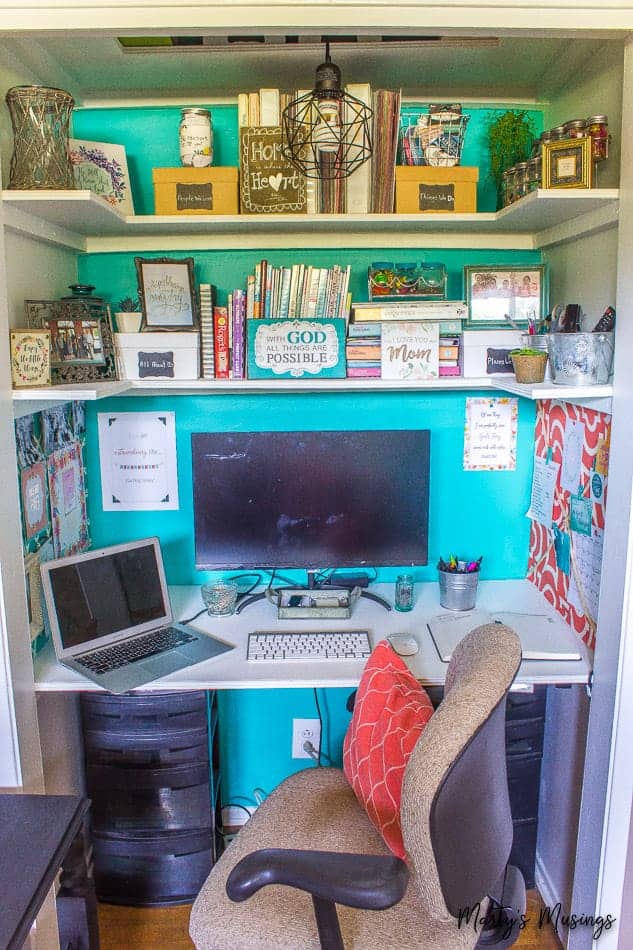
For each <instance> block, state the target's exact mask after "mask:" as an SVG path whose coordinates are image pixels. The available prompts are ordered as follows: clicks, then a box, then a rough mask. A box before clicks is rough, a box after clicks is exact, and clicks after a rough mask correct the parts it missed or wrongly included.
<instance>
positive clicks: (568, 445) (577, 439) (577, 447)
mask: <svg viewBox="0 0 633 950" xmlns="http://www.w3.org/2000/svg"><path fill="white" fill-rule="evenodd" d="M584 440H585V427H584V425H583V424H582V422H576V421H574V420H573V419H568V420H567V421H566V423H565V436H564V441H563V460H562V468H561V473H560V487H561V488H562V489H564V490H565V491H568V492H571V493H572V495H575V494H576V492H577V491H578V485H579V484H580V478H581V470H582V446H583V442H584Z"/></svg>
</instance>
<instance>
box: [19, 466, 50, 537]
mask: <svg viewBox="0 0 633 950" xmlns="http://www.w3.org/2000/svg"><path fill="white" fill-rule="evenodd" d="M20 502H21V505H22V521H23V525H24V540H25V541H26V543H27V545H28V544H29V542H30V541H32V540H33V539H34V538H36V537H37V536H38V535H39V534H41V533H42V532H47V531H48V530H49V528H50V518H49V514H48V484H47V478H46V466H45V463H44V462H43V461H39V462H34V463H33V465H29V466H28V467H27V468H23V469H22V470H21V471H20Z"/></svg>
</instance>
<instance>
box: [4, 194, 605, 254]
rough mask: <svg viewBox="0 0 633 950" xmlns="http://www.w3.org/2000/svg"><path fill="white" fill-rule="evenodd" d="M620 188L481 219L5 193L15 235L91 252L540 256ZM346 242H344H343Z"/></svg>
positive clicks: (601, 221)
mask: <svg viewBox="0 0 633 950" xmlns="http://www.w3.org/2000/svg"><path fill="white" fill-rule="evenodd" d="M618 197H619V192H618V189H615V188H595V189H586V190H585V189H573V190H572V189H568V190H564V189H550V190H545V189H539V190H538V191H534V192H532V193H531V194H529V195H526V196H525V197H524V198H521V199H520V200H519V201H517V202H515V203H514V204H512V205H510V206H509V207H507V208H504V209H502V210H501V211H497V212H484V213H480V214H452V213H451V214H441V213H431V214H397V215H396V214H336V215H328V214H318V215H298V214H297V215H274V216H271V215H197V216H193V215H188V216H184V215H132V216H129V217H125V216H124V215H122V214H120V213H119V211H117V210H116V209H115V208H113V207H112V206H111V205H109V204H108V203H107V202H106V201H105V200H103V199H102V198H99V197H97V196H96V195H94V194H92V193H91V192H89V191H3V192H2V205H3V208H4V221H5V224H6V226H7V227H8V228H9V229H12V230H15V231H19V232H22V233H25V234H28V235H30V236H31V237H35V238H37V239H39V240H43V241H47V242H49V243H53V244H60V245H63V246H67V247H72V248H74V249H76V250H80V251H85V252H95V253H96V252H115V251H125V250H129V251H143V250H163V249H165V250H168V249H178V248H183V247H187V248H190V249H195V248H196V247H197V246H198V247H200V248H207V249H208V248H213V247H221V248H222V249H225V250H226V249H230V248H232V247H240V248H244V247H254V248H261V247H286V246H287V245H288V238H289V237H290V238H291V239H292V243H293V244H297V243H299V242H300V243H301V246H302V247H329V246H331V240H332V236H333V235H339V236H341V243H342V241H343V240H344V245H345V246H346V247H384V246H389V247H407V246H410V245H411V243H412V242H413V243H419V240H420V236H421V235H422V234H423V235H424V240H425V243H426V244H427V245H429V246H433V245H436V246H443V247H471V246H472V245H473V244H474V243H475V242H476V244H477V246H478V247H489V248H490V247H497V248H498V247H504V248H516V249H519V250H535V249H539V248H542V247H547V246H549V245H552V244H559V243H563V242H565V241H568V240H572V239H574V238H576V237H580V236H583V235H588V234H593V233H596V232H598V231H602V230H604V229H606V228H609V227H613V226H614V225H615V224H616V223H617V218H618ZM343 235H344V239H343V238H342V236H343Z"/></svg>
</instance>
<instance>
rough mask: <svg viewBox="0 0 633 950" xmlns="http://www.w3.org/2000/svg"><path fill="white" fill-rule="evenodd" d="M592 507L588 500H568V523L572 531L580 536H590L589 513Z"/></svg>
mask: <svg viewBox="0 0 633 950" xmlns="http://www.w3.org/2000/svg"><path fill="white" fill-rule="evenodd" d="M592 509H593V505H592V503H591V499H590V498H577V497H572V498H571V499H570V507H569V512H570V517H569V523H570V526H571V529H572V531H578V532H580V534H591V513H592Z"/></svg>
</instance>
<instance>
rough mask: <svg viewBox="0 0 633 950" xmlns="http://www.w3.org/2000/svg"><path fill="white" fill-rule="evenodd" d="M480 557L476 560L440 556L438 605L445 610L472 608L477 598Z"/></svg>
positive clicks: (438, 566)
mask: <svg viewBox="0 0 633 950" xmlns="http://www.w3.org/2000/svg"><path fill="white" fill-rule="evenodd" d="M481 560H482V559H481V558H479V559H478V560H477V561H470V562H467V561H458V560H457V559H456V558H454V557H450V558H449V559H448V561H444V560H443V559H442V558H440V561H439V564H438V565H437V569H438V579H439V583H440V606H442V607H445V608H446V609H447V610H472V609H473V607H474V606H475V601H476V599H477V584H478V582H479V568H480V566H481Z"/></svg>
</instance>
